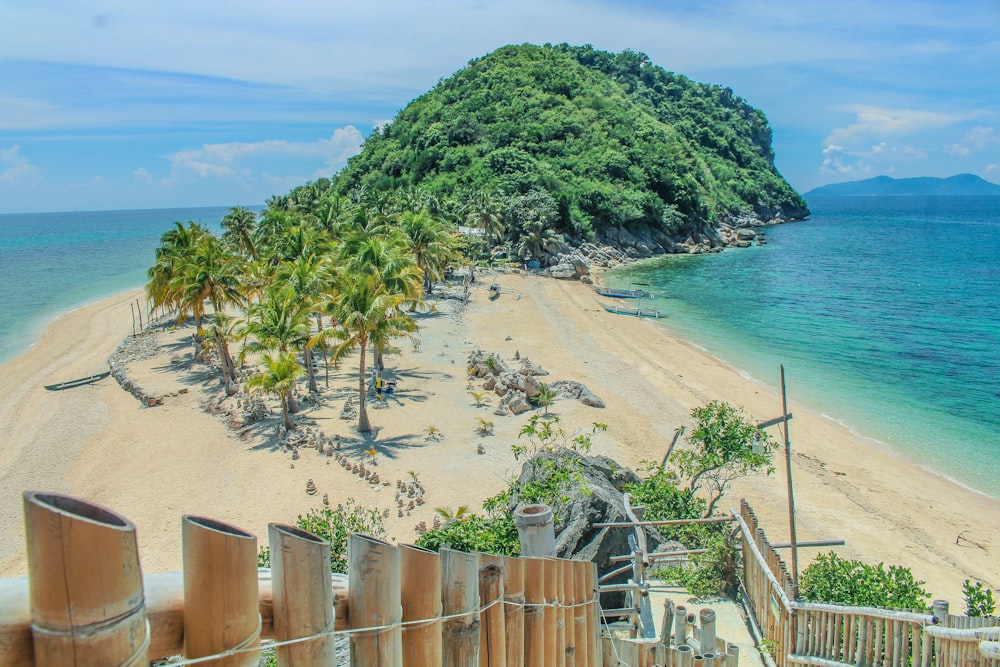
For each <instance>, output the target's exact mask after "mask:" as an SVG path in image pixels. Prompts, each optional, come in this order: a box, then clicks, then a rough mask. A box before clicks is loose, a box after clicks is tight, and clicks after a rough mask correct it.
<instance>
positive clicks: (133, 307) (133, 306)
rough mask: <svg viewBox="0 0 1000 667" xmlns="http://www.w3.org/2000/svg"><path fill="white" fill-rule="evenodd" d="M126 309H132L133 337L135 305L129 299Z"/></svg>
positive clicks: (133, 335) (133, 330) (133, 331)
mask: <svg viewBox="0 0 1000 667" xmlns="http://www.w3.org/2000/svg"><path fill="white" fill-rule="evenodd" d="M128 309H129V310H130V311H132V338H135V305H134V304H133V303H132V302H131V301H130V302H129V304H128Z"/></svg>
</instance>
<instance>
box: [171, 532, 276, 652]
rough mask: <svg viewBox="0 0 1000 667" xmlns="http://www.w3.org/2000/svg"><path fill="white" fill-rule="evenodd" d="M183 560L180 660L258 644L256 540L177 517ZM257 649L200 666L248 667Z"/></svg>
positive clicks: (239, 533) (258, 614)
mask: <svg viewBox="0 0 1000 667" xmlns="http://www.w3.org/2000/svg"><path fill="white" fill-rule="evenodd" d="M181 542H182V549H183V554H184V556H183V558H184V657H185V658H205V657H208V656H211V655H215V654H217V653H222V652H224V651H228V650H242V649H253V648H256V647H257V646H258V645H259V643H260V611H259V608H258V593H257V538H256V537H254V536H253V535H251V534H250V533H247V532H244V531H242V530H240V529H239V528H236V527H235V526H231V525H229V524H226V523H222V522H221V521H216V520H214V519H208V518H205V517H197V516H188V515H185V516H184V517H183V518H182V519H181ZM259 659H260V652H259V651H258V650H248V651H246V652H240V653H237V654H235V655H232V656H229V657H227V658H220V659H218V660H213V661H211V662H206V663H204V664H208V665H215V666H217V667H244V666H246V667H250V666H251V665H256V664H257V662H258V661H259Z"/></svg>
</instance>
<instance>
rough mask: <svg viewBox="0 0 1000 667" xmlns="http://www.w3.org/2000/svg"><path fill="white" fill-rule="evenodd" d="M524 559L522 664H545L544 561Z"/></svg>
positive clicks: (534, 666) (526, 665)
mask: <svg viewBox="0 0 1000 667" xmlns="http://www.w3.org/2000/svg"><path fill="white" fill-rule="evenodd" d="M521 560H522V561H524V664H525V667H539V666H540V665H544V664H545V620H544V611H545V606H544V605H545V561H543V560H542V559H541V558H533V557H525V558H522V559H521Z"/></svg>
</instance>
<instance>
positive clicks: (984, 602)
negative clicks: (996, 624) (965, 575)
mask: <svg viewBox="0 0 1000 667" xmlns="http://www.w3.org/2000/svg"><path fill="white" fill-rule="evenodd" d="M962 595H963V596H964V597H965V615H966V616H992V615H993V614H994V612H996V610H997V605H996V600H995V599H994V598H993V591H992V590H990V588H989V587H988V586H987V585H986V584H984V583H983V582H981V581H976V582H973V581H972V580H970V579H966V580H965V581H964V582H963V583H962Z"/></svg>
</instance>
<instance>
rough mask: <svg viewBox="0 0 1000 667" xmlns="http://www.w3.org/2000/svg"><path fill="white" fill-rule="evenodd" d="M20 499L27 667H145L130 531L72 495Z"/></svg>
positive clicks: (138, 575)
mask: <svg viewBox="0 0 1000 667" xmlns="http://www.w3.org/2000/svg"><path fill="white" fill-rule="evenodd" d="M23 498H24V525H25V533H26V539H27V557H28V581H29V586H30V593H29V594H30V602H31V628H32V635H33V643H34V663H33V664H34V665H38V666H48V665H53V666H61V665H102V664H103V665H123V666H128V667H132V666H133V665H139V664H146V663H148V659H147V653H148V648H149V633H148V628H147V626H146V611H145V597H144V595H143V588H142V572H141V570H140V568H139V549H138V546H137V544H136V538H135V525H134V524H132V522H131V521H129V520H128V519H126V518H125V517H123V516H121V515H119V514H117V513H115V512H112V511H111V510H109V509H106V508H104V507H101V506H99V505H95V504H93V503H88V502H86V501H83V500H79V499H77V498H73V497H71V496H65V495H61V494H55V493H40V492H37V491H25V492H24V495H23Z"/></svg>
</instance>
